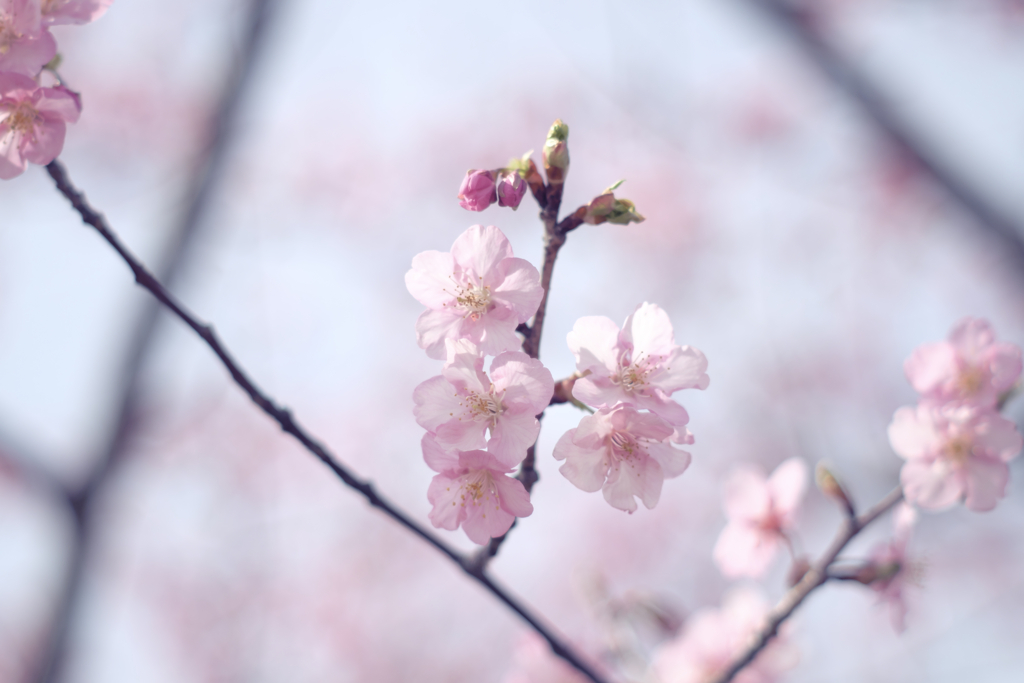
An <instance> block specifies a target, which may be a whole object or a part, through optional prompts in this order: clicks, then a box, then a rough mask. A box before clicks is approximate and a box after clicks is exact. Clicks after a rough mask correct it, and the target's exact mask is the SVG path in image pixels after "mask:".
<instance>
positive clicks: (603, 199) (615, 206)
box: [583, 180, 644, 225]
mask: <svg viewBox="0 0 1024 683" xmlns="http://www.w3.org/2000/svg"><path fill="white" fill-rule="evenodd" d="M621 184H622V181H621V180H620V181H619V182H617V183H615V184H614V185H612V186H611V187H610V188H608V189H607V190H605V191H604V194H602V195H600V196H598V197H595V198H594V199H593V201H591V202H590V204H588V205H587V210H586V213H585V214H584V215H583V222H585V223H590V224H591V225H600V224H601V223H613V224H616V225H627V224H629V223H643V222H644V217H643V216H641V215H640V214H639V213H637V210H636V205H635V204H634V203H633V202H631V201H629V200H628V199H617V198H616V197H615V194H614V193H613V192H612V190H613V189H615V188H616V187H618V186H619V185H621Z"/></svg>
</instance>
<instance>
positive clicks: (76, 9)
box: [42, 0, 114, 26]
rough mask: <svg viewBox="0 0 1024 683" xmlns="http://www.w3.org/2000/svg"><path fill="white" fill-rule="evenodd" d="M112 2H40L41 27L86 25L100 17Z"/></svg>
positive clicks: (101, 0)
mask: <svg viewBox="0 0 1024 683" xmlns="http://www.w3.org/2000/svg"><path fill="white" fill-rule="evenodd" d="M113 2H114V0H42V13H43V25H44V26H53V25H56V24H88V23H89V22H91V21H96V20H97V19H99V18H100V17H102V16H103V15H104V14H105V13H106V11H107V8H108V7H110V5H111V4H112V3H113Z"/></svg>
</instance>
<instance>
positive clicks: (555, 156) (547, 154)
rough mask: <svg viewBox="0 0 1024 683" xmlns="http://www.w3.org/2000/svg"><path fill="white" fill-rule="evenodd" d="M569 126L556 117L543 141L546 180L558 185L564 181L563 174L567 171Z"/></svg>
mask: <svg viewBox="0 0 1024 683" xmlns="http://www.w3.org/2000/svg"><path fill="white" fill-rule="evenodd" d="M568 140H569V126H567V125H565V124H564V123H562V119H556V120H555V122H554V123H553V124H552V125H551V130H549V131H548V138H547V140H545V141H544V172H545V173H547V175H548V182H549V183H551V184H552V185H560V184H561V183H564V182H565V174H566V173H567V172H568V171H569V146H568V144H567V141H568Z"/></svg>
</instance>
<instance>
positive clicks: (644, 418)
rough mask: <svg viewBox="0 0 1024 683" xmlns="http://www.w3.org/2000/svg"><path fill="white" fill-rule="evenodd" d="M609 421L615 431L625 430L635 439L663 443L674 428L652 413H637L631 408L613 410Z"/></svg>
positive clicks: (669, 436)
mask: <svg viewBox="0 0 1024 683" xmlns="http://www.w3.org/2000/svg"><path fill="white" fill-rule="evenodd" d="M610 419H611V422H612V425H613V426H614V427H615V429H618V430H620V431H622V430H625V431H628V432H629V433H630V434H632V435H633V437H634V438H637V439H650V440H652V441H665V440H666V439H669V438H671V436H672V435H673V434H674V433H675V431H676V430H675V427H673V426H672V425H670V424H669V423H668V422H666V421H665V420H664V419H662V418H660V417H658V416H657V415H654V414H652V413H638V412H637V411H636V409H634V408H632V407H631V406H625V405H624V406H620V407H617V408H615V409H613V410H612V411H611V413H610Z"/></svg>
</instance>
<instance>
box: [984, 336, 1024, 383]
mask: <svg viewBox="0 0 1024 683" xmlns="http://www.w3.org/2000/svg"><path fill="white" fill-rule="evenodd" d="M990 354H991V355H990V356H989V371H990V372H991V373H992V385H993V387H994V388H995V390H996V392H997V393H999V394H1002V393H1004V392H1005V391H1007V390H1009V389H1010V387H1012V386H1013V385H1014V384H1016V383H1017V380H1018V379H1019V378H1020V373H1021V353H1020V347H1018V346H1015V345H1013V344H1006V343H1002V344H996V345H995V346H993V348H992V349H991V351H990Z"/></svg>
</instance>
